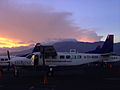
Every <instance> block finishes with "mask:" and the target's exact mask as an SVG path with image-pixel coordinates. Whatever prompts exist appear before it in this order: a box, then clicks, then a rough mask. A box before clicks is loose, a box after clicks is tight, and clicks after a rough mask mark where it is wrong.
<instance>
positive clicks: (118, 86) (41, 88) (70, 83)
mask: <svg viewBox="0 0 120 90" xmlns="http://www.w3.org/2000/svg"><path fill="white" fill-rule="evenodd" d="M0 90H120V69H119V68H118V67H117V68H100V67H83V68H77V69H76V70H63V71H57V70H56V71H54V76H52V77H50V76H49V77H47V76H45V72H44V71H35V70H31V69H28V70H25V69H22V70H21V71H19V76H17V77H15V76H14V72H13V70H10V71H6V72H4V74H3V76H1V77H0Z"/></svg>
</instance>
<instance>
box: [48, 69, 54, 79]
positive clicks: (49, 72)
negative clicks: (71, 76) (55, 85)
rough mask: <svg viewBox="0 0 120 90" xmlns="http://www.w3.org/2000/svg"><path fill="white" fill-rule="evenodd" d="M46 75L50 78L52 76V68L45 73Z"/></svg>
mask: <svg viewBox="0 0 120 90" xmlns="http://www.w3.org/2000/svg"><path fill="white" fill-rule="evenodd" d="M47 75H48V76H50V77H51V76H53V75H54V73H53V68H49V71H48V72H47Z"/></svg>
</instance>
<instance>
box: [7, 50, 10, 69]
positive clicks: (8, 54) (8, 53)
mask: <svg viewBox="0 0 120 90" xmlns="http://www.w3.org/2000/svg"><path fill="white" fill-rule="evenodd" d="M7 56H8V59H9V62H8V63H9V64H8V71H9V68H10V52H9V50H7Z"/></svg>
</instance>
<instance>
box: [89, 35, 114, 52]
mask: <svg viewBox="0 0 120 90" xmlns="http://www.w3.org/2000/svg"><path fill="white" fill-rule="evenodd" d="M113 42H114V35H108V36H107V39H106V40H105V42H104V44H103V46H102V48H100V47H97V48H96V49H95V50H93V51H88V52H87V53H95V54H103V53H111V52H113Z"/></svg>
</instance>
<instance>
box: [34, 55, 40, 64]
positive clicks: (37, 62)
mask: <svg viewBox="0 0 120 90" xmlns="http://www.w3.org/2000/svg"><path fill="white" fill-rule="evenodd" d="M38 64H39V55H35V57H34V66H38Z"/></svg>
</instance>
